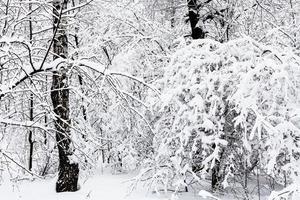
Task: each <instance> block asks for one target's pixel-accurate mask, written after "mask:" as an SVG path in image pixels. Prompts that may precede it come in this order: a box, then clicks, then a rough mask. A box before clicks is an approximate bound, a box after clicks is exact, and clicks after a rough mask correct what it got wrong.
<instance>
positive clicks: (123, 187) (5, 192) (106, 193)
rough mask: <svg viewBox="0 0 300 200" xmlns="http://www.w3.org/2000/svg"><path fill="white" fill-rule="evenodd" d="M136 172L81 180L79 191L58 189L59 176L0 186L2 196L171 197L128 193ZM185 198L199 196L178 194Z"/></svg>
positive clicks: (54, 199)
mask: <svg viewBox="0 0 300 200" xmlns="http://www.w3.org/2000/svg"><path fill="white" fill-rule="evenodd" d="M134 176H135V175H134V174H130V175H129V174H118V175H112V174H110V173H108V172H104V174H98V175H95V176H93V177H92V178H89V179H87V180H81V181H80V182H81V183H80V190H79V191H77V192H68V193H56V192H55V181H56V178H51V179H47V180H35V181H33V182H31V181H24V182H23V183H21V184H18V185H12V184H10V183H7V182H6V183H5V184H3V185H1V186H0V197H1V200H38V199H43V200H100V199H101V200H123V199H124V200H169V199H171V198H172V195H171V194H164V193H163V192H161V193H160V194H156V193H154V192H152V191H148V190H147V188H141V187H140V188H137V189H136V190H134V191H133V192H131V193H129V192H128V191H129V190H128V189H129V186H130V184H131V182H130V180H131V179H132V178H133V177H134ZM179 195H180V199H182V200H196V199H197V200H199V196H198V195H197V194H196V193H185V194H179Z"/></svg>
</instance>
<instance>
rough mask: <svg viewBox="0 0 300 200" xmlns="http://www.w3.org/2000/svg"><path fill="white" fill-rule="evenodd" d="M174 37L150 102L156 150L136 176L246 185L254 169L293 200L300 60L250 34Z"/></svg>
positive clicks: (169, 182)
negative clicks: (156, 100)
mask: <svg viewBox="0 0 300 200" xmlns="http://www.w3.org/2000/svg"><path fill="white" fill-rule="evenodd" d="M178 43H179V44H178V48H177V51H176V52H175V53H174V54H173V56H172V59H171V62H170V64H169V65H168V67H167V68H166V70H165V78H164V79H163V80H162V81H161V82H160V86H161V88H162V94H163V97H162V100H163V102H162V103H161V104H159V105H157V104H156V105H155V106H154V110H155V112H156V114H157V116H158V118H159V119H158V120H157V124H156V125H155V126H156V130H155V132H156V135H155V137H154V141H153V146H154V156H153V158H151V159H147V160H146V162H145V168H144V170H142V172H141V174H140V176H139V177H138V178H137V180H138V181H142V180H147V183H149V184H150V186H151V187H152V188H154V189H155V190H162V189H163V190H168V189H170V188H173V189H174V188H175V189H174V191H175V192H178V191H181V190H184V188H185V187H186V186H188V187H189V186H191V185H193V184H195V183H196V182H201V179H202V180H203V179H204V178H207V177H208V176H212V179H215V186H216V187H217V188H228V187H229V188H230V187H232V186H233V185H232V184H233V183H236V182H238V183H240V184H241V185H242V186H243V188H245V190H246V189H247V183H248V178H249V176H248V175H251V174H252V175H260V176H264V177H271V179H272V180H273V181H274V184H273V185H272V186H271V188H270V190H272V189H274V188H275V185H277V184H278V185H282V186H288V185H290V186H289V187H288V188H287V190H288V191H286V192H284V193H283V194H282V193H278V194H279V196H282V195H285V196H289V198H290V197H291V198H292V199H297V197H296V196H297V195H298V194H296V193H297V192H298V190H299V189H298V187H297V185H299V180H300V179H299V177H298V175H299V173H300V162H299V155H300V149H299V138H300V123H299V121H300V112H299V111H300V101H299V92H300V58H299V57H298V56H297V55H295V54H293V52H292V51H288V50H286V49H284V50H283V49H280V48H276V47H271V46H265V45H263V44H261V43H259V42H256V41H255V40H253V39H251V38H248V37H246V38H241V39H237V40H232V41H229V42H227V43H219V42H216V41H213V40H209V39H205V40H196V41H192V42H190V44H187V43H186V41H184V40H182V41H179V42H178ZM258 187H259V186H258ZM272 187H273V188H272ZM273 194H274V193H273ZM277 197H278V195H277V196H276V195H275V196H274V195H272V197H270V198H271V199H276V198H277ZM278 198H280V197H278Z"/></svg>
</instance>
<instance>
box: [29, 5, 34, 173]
mask: <svg viewBox="0 0 300 200" xmlns="http://www.w3.org/2000/svg"><path fill="white" fill-rule="evenodd" d="M31 10H32V5H31V3H29V12H31ZM32 37H33V34H32V19H31V17H29V40H30V44H32ZM29 104H30V106H29V120H30V121H32V122H33V93H30V100H29ZM32 137H33V132H32V130H29V134H28V142H29V163H28V169H29V171H31V170H32V160H33V159H32V157H33V144H34V141H33V139H32Z"/></svg>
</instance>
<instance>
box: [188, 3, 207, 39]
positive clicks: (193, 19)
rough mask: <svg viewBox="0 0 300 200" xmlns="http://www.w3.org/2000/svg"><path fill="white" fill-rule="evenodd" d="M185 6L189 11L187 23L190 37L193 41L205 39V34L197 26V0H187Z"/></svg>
mask: <svg viewBox="0 0 300 200" xmlns="http://www.w3.org/2000/svg"><path fill="white" fill-rule="evenodd" d="M187 4H188V9H189V21H190V24H191V29H192V35H191V36H192V38H193V39H194V40H195V39H203V38H204V37H205V33H204V31H203V29H202V28H201V27H199V26H197V24H198V22H199V14H198V4H197V0H187Z"/></svg>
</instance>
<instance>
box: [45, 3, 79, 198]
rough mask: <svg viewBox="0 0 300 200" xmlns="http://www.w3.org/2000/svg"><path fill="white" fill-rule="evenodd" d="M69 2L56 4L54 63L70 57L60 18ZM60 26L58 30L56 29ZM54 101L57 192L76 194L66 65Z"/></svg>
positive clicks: (57, 77)
mask: <svg viewBox="0 0 300 200" xmlns="http://www.w3.org/2000/svg"><path fill="white" fill-rule="evenodd" d="M67 2H68V1H67V0H63V1H54V2H53V14H54V29H56V28H58V31H57V35H56V37H55V40H54V43H53V51H54V53H55V56H54V60H55V59H57V58H58V57H63V58H67V57H68V40H67V39H68V38H67V33H66V25H67V20H66V19H65V18H64V17H62V18H61V19H59V17H58V16H59V12H60V10H61V9H62V8H63V9H66V8H67ZM56 26H57V27H56ZM51 99H52V104H53V108H54V112H55V114H56V115H57V118H56V119H55V128H56V142H57V147H58V154H59V173H58V180H57V182H56V191H57V192H71V191H77V182H78V174H79V167H78V163H75V162H73V161H72V160H71V156H73V154H74V149H73V145H72V140H71V138H70V116H69V115H70V107H69V89H68V78H67V66H63V67H60V68H59V69H58V70H57V71H55V72H53V79H52V88H51Z"/></svg>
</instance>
